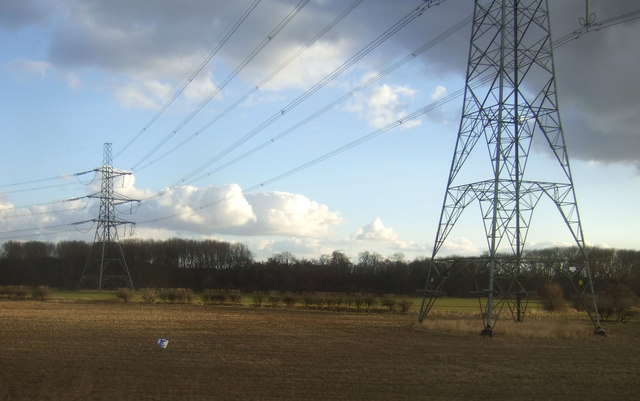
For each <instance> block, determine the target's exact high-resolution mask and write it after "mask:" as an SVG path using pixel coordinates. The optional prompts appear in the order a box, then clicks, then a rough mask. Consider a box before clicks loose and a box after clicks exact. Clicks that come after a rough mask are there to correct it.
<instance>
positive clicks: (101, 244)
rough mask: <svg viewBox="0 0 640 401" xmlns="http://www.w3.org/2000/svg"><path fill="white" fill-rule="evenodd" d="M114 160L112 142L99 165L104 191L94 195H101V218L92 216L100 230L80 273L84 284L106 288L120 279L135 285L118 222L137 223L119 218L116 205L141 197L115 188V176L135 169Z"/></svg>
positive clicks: (99, 214) (106, 147) (96, 196)
mask: <svg viewBox="0 0 640 401" xmlns="http://www.w3.org/2000/svg"><path fill="white" fill-rule="evenodd" d="M112 161H113V156H112V150H111V143H105V144H104V155H103V163H102V167H100V168H98V169H95V171H96V172H99V173H101V176H102V180H101V185H100V193H99V194H94V195H90V197H92V198H98V199H100V209H99V212H98V218H97V219H93V220H89V221H91V222H94V223H96V224H97V225H96V234H95V236H94V238H93V244H92V245H91V250H90V253H89V257H88V258H87V263H86V264H85V267H84V269H83V270H82V276H81V277H80V286H88V285H92V284H95V285H96V286H97V288H98V290H102V288H103V287H104V286H107V285H109V284H110V285H111V286H114V285H117V283H121V285H122V284H124V285H126V286H127V287H129V288H131V289H133V282H132V281H131V275H130V274H129V268H128V267H127V262H126V260H125V257H124V252H123V251H122V247H121V246H120V241H119V237H118V226H120V225H123V224H130V225H132V226H133V224H134V223H133V222H130V221H125V220H122V219H119V218H117V217H116V206H117V205H121V204H125V203H130V202H139V201H138V200H135V199H131V198H128V197H126V196H123V195H120V194H118V193H117V192H115V191H114V188H113V180H114V179H115V178H117V177H122V176H125V175H130V174H132V173H131V172H130V171H121V170H117V169H115V168H113V166H112ZM83 223H85V222H83Z"/></svg>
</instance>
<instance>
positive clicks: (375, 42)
mask: <svg viewBox="0 0 640 401" xmlns="http://www.w3.org/2000/svg"><path fill="white" fill-rule="evenodd" d="M443 1H444V0H440V1H432V2H424V3H423V4H422V5H421V6H419V7H417V8H416V9H414V10H413V11H411V12H409V13H408V14H407V15H405V16H404V17H403V18H402V19H400V20H399V21H398V22H396V23H395V24H394V25H393V26H391V27H390V28H389V29H387V30H386V31H385V32H384V33H382V34H381V35H380V36H378V37H377V38H376V39H374V40H373V41H372V42H370V43H369V44H368V45H366V46H365V47H364V48H362V49H361V50H360V51H358V52H357V53H356V54H355V55H354V56H352V57H351V58H350V59H349V60H347V61H346V62H344V63H343V64H342V65H341V66H340V67H338V68H336V69H335V70H333V71H332V72H331V73H329V74H328V75H327V76H325V77H324V78H323V79H322V80H320V81H318V82H316V84H314V85H313V86H312V87H311V88H309V89H307V90H306V91H305V92H304V93H302V94H301V95H299V96H298V97H297V98H295V99H294V100H293V101H291V102H290V103H289V104H287V105H286V106H285V107H283V108H282V109H280V110H279V111H277V112H276V113H275V114H273V115H272V116H271V117H269V118H267V119H266V120H265V121H263V122H262V123H261V124H260V125H258V126H257V127H255V128H254V129H253V130H251V131H250V132H249V133H247V134H246V135H244V136H243V137H242V138H240V139H239V140H237V141H236V142H234V143H233V144H231V145H230V146H228V147H227V148H226V149H224V150H223V151H221V152H220V153H218V154H217V155H216V156H214V157H212V158H211V159H209V160H208V161H207V162H205V163H204V164H202V165H201V166H200V167H198V168H196V169H195V170H193V171H191V172H190V173H188V174H187V175H185V176H184V177H182V178H181V179H180V180H178V181H177V182H176V183H175V184H174V185H173V186H175V185H180V184H181V183H184V182H186V181H187V180H189V179H190V178H192V177H194V176H195V175H197V174H198V173H200V172H201V171H202V170H204V169H206V168H207V167H209V166H211V165H212V164H213V163H215V162H217V161H218V160H220V159H221V158H222V157H224V156H226V155H227V154H229V153H230V152H232V151H233V150H235V149H236V148H238V147H239V146H241V145H242V144H243V143H245V142H247V141H248V140H249V139H251V138H253V137H254V136H256V135H257V134H259V133H260V132H262V131H263V130H264V129H266V128H267V127H268V126H270V125H271V124H273V123H274V122H275V121H277V120H278V119H280V118H281V117H282V116H284V115H285V114H286V113H287V112H289V111H291V110H292V109H294V108H295V107H296V106H298V105H299V104H300V103H302V102H303V101H305V100H306V99H308V98H309V97H310V96H311V95H313V94H314V93H316V92H317V91H318V90H320V89H321V88H322V87H324V86H325V85H327V84H328V83H329V82H331V81H332V80H333V79H335V78H336V77H337V76H338V75H340V74H342V73H343V72H344V71H345V70H347V69H348V68H350V67H351V66H353V65H354V64H355V63H356V62H357V61H359V60H360V59H362V58H363V57H364V56H366V55H367V54H369V53H370V52H371V51H373V50H374V49H375V48H376V47H378V46H379V45H381V44H382V43H383V42H384V41H386V40H387V39H389V38H390V37H391V36H393V35H394V34H395V33H397V32H398V31H399V30H401V29H402V28H404V27H405V26H406V25H408V24H409V23H410V22H412V21H413V20H414V19H416V18H418V17H419V16H421V15H422V14H423V13H424V11H425V10H427V9H428V8H431V7H433V6H435V5H439V4H440V3H442V2H443Z"/></svg>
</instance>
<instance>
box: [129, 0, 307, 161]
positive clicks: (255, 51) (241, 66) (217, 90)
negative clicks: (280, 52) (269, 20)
mask: <svg viewBox="0 0 640 401" xmlns="http://www.w3.org/2000/svg"><path fill="white" fill-rule="evenodd" d="M309 1H310V0H301V1H300V2H299V3H298V4H297V5H296V7H295V8H294V9H293V10H292V11H291V12H290V13H289V14H288V15H287V16H286V17H285V18H284V19H283V20H282V21H281V22H280V23H279V24H278V25H277V26H276V27H275V28H274V29H273V30H272V31H271V32H270V33H269V34H268V35H267V36H266V37H265V38H264V39H263V40H262V42H260V43H259V44H258V46H257V47H256V48H255V49H253V51H252V52H251V53H249V55H248V56H247V57H246V58H245V59H244V60H243V61H242V62H241V63H240V64H239V65H238V66H237V67H236V68H235V69H234V70H233V71H232V72H231V73H230V74H229V75H228V76H227V77H226V78H225V79H224V80H223V81H222V82H221V83H220V84H219V85H216V88H215V89H214V90H213V91H212V92H211V93H210V94H209V95H208V96H207V97H206V98H205V99H204V100H203V101H202V102H200V104H199V105H198V106H197V107H196V108H195V109H194V110H193V111H191V113H189V115H187V116H186V117H185V118H184V119H183V120H182V121H181V122H180V123H179V124H178V125H177V126H176V127H175V128H174V129H173V130H172V131H171V132H170V133H169V134H167V135H166V136H165V137H164V138H163V139H162V140H161V141H160V142H159V143H158V144H156V146H154V147H153V148H152V149H151V150H149V151H148V152H147V153H146V154H145V155H144V156H143V157H142V158H141V159H140V160H138V161H137V162H136V163H135V164H134V165H133V166H132V167H131V170H135V169H136V168H137V167H138V166H140V164H142V163H143V162H144V161H145V160H147V159H148V158H149V157H151V155H153V154H154V153H155V152H156V151H158V149H160V148H161V147H162V146H163V145H164V144H165V143H167V141H168V140H169V139H171V138H172V137H173V136H174V135H176V134H177V133H178V131H180V130H181V129H182V128H183V127H184V126H185V125H187V123H188V122H189V121H191V120H192V119H193V118H194V117H195V116H196V115H197V114H198V113H199V112H200V111H202V109H204V108H205V106H206V105H207V104H209V102H211V100H213V98H215V97H216V96H217V95H218V94H219V93H220V91H222V89H224V88H225V87H226V86H227V85H228V84H229V82H231V80H233V78H235V77H236V76H237V75H238V73H239V72H240V71H242V70H243V69H244V67H246V66H247V64H249V62H251V60H253V59H254V58H255V57H256V56H257V55H258V54H259V53H260V52H261V51H262V49H264V48H265V47H266V46H267V45H268V44H269V43H270V42H271V41H272V40H273V38H274V37H275V36H276V35H278V33H280V31H281V30H282V29H283V28H284V27H285V26H287V24H288V23H289V22H291V20H292V19H293V18H294V17H295V16H296V15H297V14H298V13H299V12H300V11H301V10H302V8H304V6H305V5H307V3H308V2H309Z"/></svg>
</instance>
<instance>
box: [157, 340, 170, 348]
mask: <svg viewBox="0 0 640 401" xmlns="http://www.w3.org/2000/svg"><path fill="white" fill-rule="evenodd" d="M167 345H169V340H167V339H166V338H158V347H160V348H167Z"/></svg>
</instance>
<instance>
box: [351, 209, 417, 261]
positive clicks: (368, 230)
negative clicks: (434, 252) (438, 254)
mask: <svg viewBox="0 0 640 401" xmlns="http://www.w3.org/2000/svg"><path fill="white" fill-rule="evenodd" d="M350 241H353V242H354V247H355V248H356V249H360V250H369V249H385V250H386V251H390V252H392V253H394V252H398V251H402V252H409V251H410V252H412V253H416V252H417V253H423V252H425V251H427V249H426V248H425V247H424V246H422V245H419V244H416V243H414V242H412V241H404V240H402V239H401V238H400V235H399V234H398V233H396V232H395V230H394V229H393V228H392V227H387V226H385V225H384V223H383V222H382V220H381V219H380V218H379V217H376V218H375V219H374V220H373V221H372V222H371V223H369V224H366V225H364V226H363V227H361V228H358V229H357V230H356V231H355V232H354V233H353V235H352V236H351V238H350Z"/></svg>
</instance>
